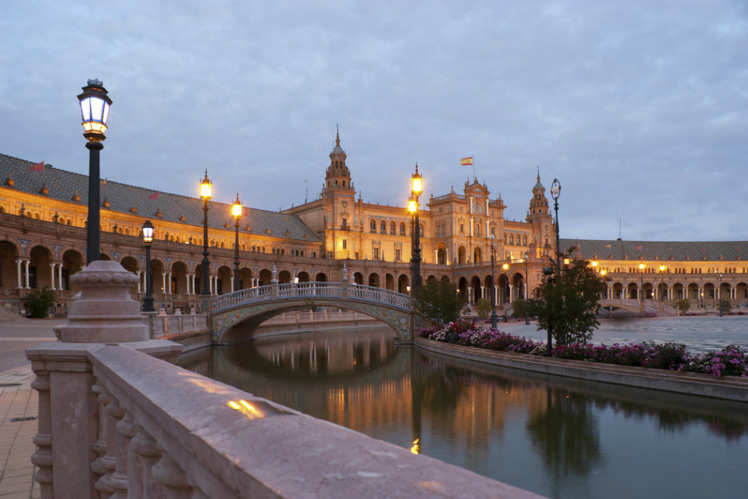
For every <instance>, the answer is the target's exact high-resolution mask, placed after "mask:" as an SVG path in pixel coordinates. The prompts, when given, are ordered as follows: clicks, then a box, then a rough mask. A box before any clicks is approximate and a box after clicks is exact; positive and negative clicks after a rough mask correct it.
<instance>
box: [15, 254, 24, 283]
mask: <svg viewBox="0 0 748 499" xmlns="http://www.w3.org/2000/svg"><path fill="white" fill-rule="evenodd" d="M22 263H23V260H21V259H20V258H17V259H16V266H17V271H16V276H18V289H22V288H23V274H22V273H21V264H22Z"/></svg>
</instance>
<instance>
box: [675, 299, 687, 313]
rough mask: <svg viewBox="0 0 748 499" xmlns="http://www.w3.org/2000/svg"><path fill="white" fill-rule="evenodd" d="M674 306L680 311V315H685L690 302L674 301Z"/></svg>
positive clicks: (683, 300) (685, 300)
mask: <svg viewBox="0 0 748 499" xmlns="http://www.w3.org/2000/svg"><path fill="white" fill-rule="evenodd" d="M675 306H676V307H677V308H678V310H680V313H681V314H685V313H686V312H688V309H689V308H691V302H690V301H688V299H687V298H683V299H682V300H678V301H676V302H675Z"/></svg>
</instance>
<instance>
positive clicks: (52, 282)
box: [49, 263, 57, 291]
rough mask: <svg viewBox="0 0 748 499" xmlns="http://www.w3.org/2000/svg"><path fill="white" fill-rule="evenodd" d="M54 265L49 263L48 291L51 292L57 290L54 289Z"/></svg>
mask: <svg viewBox="0 0 748 499" xmlns="http://www.w3.org/2000/svg"><path fill="white" fill-rule="evenodd" d="M56 265H57V264H56V263H50V264H49V279H50V286H49V287H50V289H51V290H52V291H56V290H57V288H56V287H55V266H56Z"/></svg>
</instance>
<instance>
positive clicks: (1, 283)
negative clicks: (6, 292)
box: [0, 240, 18, 289]
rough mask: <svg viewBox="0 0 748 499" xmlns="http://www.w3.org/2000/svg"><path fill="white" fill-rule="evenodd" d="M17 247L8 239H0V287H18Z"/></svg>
mask: <svg viewBox="0 0 748 499" xmlns="http://www.w3.org/2000/svg"><path fill="white" fill-rule="evenodd" d="M17 258H18V247H17V246H16V245H15V244H14V243H12V242H10V241H7V240H6V241H0V287H1V288H3V289H13V288H17V287H18V264H17V263H16V259H17Z"/></svg>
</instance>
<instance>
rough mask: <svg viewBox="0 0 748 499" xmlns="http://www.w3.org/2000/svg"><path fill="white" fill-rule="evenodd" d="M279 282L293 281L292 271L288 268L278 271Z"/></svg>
mask: <svg viewBox="0 0 748 499" xmlns="http://www.w3.org/2000/svg"><path fill="white" fill-rule="evenodd" d="M278 282H279V283H281V284H285V283H289V282H291V272H289V271H288V270H281V271H280V272H278Z"/></svg>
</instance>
